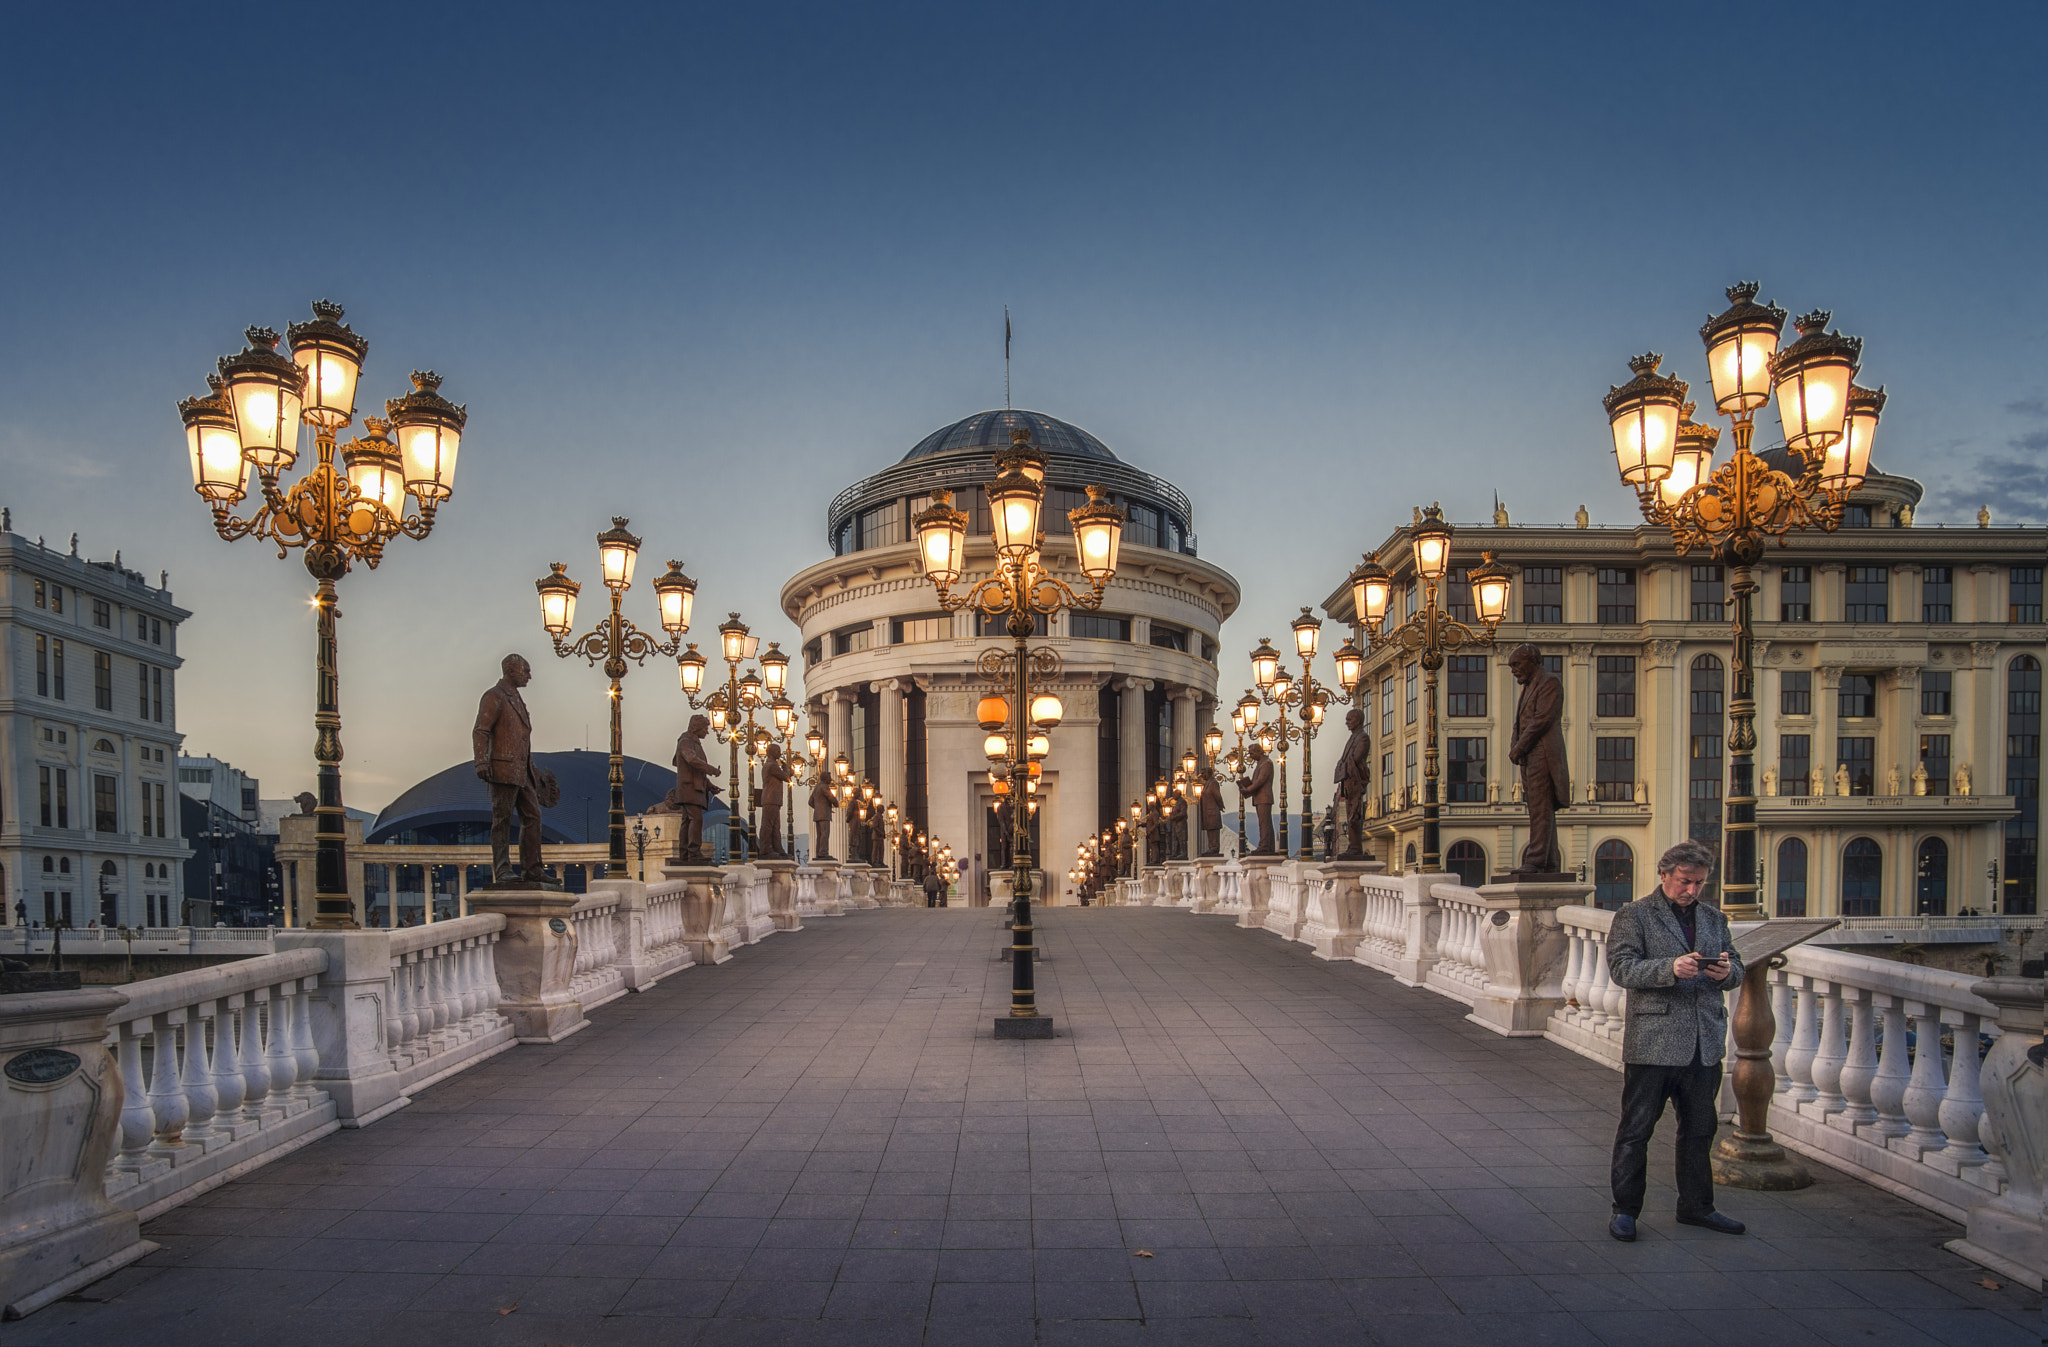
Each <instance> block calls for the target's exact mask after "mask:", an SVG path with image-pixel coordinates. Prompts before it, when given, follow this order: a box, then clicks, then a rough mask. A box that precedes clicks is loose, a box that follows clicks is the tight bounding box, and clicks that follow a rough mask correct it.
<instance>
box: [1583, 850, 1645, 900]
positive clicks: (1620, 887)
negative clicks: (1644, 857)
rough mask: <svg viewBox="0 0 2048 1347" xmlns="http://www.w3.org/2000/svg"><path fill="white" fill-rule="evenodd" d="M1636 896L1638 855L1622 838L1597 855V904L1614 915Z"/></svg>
mask: <svg viewBox="0 0 2048 1347" xmlns="http://www.w3.org/2000/svg"><path fill="white" fill-rule="evenodd" d="M1635 896H1636V854H1635V852H1633V851H1631V850H1629V845H1628V843H1626V842H1624V841H1622V840H1621V839H1620V838H1618V837H1617V838H1613V839H1611V840H1609V841H1606V842H1602V843H1601V844H1600V847H1599V849H1598V850H1596V851H1595V852H1594V853H1593V902H1594V903H1595V904H1596V905H1598V906H1600V907H1604V908H1606V909H1607V910H1608V911H1610V912H1613V911H1616V910H1618V909H1619V908H1620V907H1621V906H1622V905H1623V904H1624V903H1627V902H1629V901H1631V900H1632V899H1634V898H1635Z"/></svg>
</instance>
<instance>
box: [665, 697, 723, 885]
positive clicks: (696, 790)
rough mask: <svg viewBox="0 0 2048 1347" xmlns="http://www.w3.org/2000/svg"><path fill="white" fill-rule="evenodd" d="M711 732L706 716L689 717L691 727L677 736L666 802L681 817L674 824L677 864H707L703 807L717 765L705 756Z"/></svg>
mask: <svg viewBox="0 0 2048 1347" xmlns="http://www.w3.org/2000/svg"><path fill="white" fill-rule="evenodd" d="M709 733H711V720H710V718H709V717H708V716H691V717H690V728H688V729H686V730H684V731H683V732H682V734H681V736H679V737H678V738H677V739H676V756H675V768H676V784H675V789H674V790H671V791H670V792H669V793H668V803H669V804H672V805H674V806H675V809H676V812H677V813H678V814H680V815H681V816H682V818H681V820H680V821H679V822H678V823H677V824H676V863H677V864H678V865H706V864H709V862H710V858H709V857H707V856H706V855H705V854H704V810H705V808H706V807H707V806H709V805H710V803H711V778H712V777H714V776H718V775H720V772H719V770H718V768H716V767H714V766H713V765H712V764H711V760H710V759H709V758H707V757H705V756H704V736H705V735H707V734H709Z"/></svg>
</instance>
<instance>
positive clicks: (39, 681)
mask: <svg viewBox="0 0 2048 1347" xmlns="http://www.w3.org/2000/svg"><path fill="white" fill-rule="evenodd" d="M49 695H50V638H49V637H47V636H45V635H43V634H42V633H41V632H37V633H36V696H38V697H47V696H49Z"/></svg>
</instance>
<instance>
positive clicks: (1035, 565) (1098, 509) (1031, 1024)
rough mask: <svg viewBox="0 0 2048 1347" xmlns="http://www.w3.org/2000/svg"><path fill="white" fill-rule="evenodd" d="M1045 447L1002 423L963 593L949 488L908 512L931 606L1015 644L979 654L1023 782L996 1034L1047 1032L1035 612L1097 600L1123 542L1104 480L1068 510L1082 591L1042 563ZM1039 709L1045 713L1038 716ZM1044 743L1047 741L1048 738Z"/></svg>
mask: <svg viewBox="0 0 2048 1347" xmlns="http://www.w3.org/2000/svg"><path fill="white" fill-rule="evenodd" d="M1045 465H1046V458H1045V455H1044V454H1042V453H1040V452H1039V451H1038V450H1037V449H1035V448H1033V447H1032V445H1031V433H1030V432H1029V431H1028V430H1024V429H1022V428H1021V427H1020V428H1019V429H1016V430H1013V431H1011V432H1010V449H1009V452H1008V453H1005V454H998V455H997V456H996V479H995V480H994V481H993V482H990V483H989V485H988V488H987V490H988V500H989V510H990V519H991V532H992V534H993V537H994V543H995V567H994V570H993V572H992V573H991V574H989V575H987V576H985V577H983V578H982V579H981V580H979V581H977V582H975V583H974V584H973V585H972V586H971V587H970V588H969V589H968V591H967V592H966V593H964V594H958V595H956V594H954V593H953V592H952V587H953V585H954V584H955V583H957V582H958V581H959V580H960V579H961V577H962V575H963V573H964V571H965V568H966V561H967V558H966V551H967V524H968V519H967V516H966V514H964V513H963V512H961V511H959V510H956V509H954V508H953V504H952V494H951V493H950V492H948V491H945V490H943V489H942V490H939V491H936V492H934V493H933V495H932V506H931V508H930V509H928V510H924V511H921V512H920V513H919V514H918V516H917V518H916V519H915V520H914V521H912V522H913V524H914V526H915V527H916V529H917V544H918V547H917V551H918V558H919V560H920V562H921V563H922V564H923V567H924V573H925V576H926V578H928V579H929V580H930V581H931V582H932V584H933V586H934V587H935V588H936V589H937V590H938V594H939V606H940V607H942V608H944V609H946V610H947V611H949V612H950V611H953V610H956V609H960V608H974V609H977V610H978V611H980V612H983V613H987V614H988V615H990V616H991V617H994V616H999V615H1000V616H1007V617H1008V619H1009V634H1010V638H1011V640H1012V641H1013V642H1014V643H1015V648H1014V650H1011V651H1004V650H1001V649H999V648H997V649H990V650H985V651H983V652H982V655H981V658H980V660H979V661H978V662H977V669H978V671H979V672H980V674H981V676H982V677H984V678H988V679H991V680H1002V681H1004V682H1007V683H1008V685H1009V687H1010V693H1011V696H1010V704H1009V706H1008V707H1007V708H1005V709H1007V711H1008V712H1009V715H1008V716H1007V717H1006V718H1005V719H1006V720H1007V722H1008V724H1009V734H1008V745H1007V748H1008V753H1007V756H1006V758H1005V760H1004V762H1003V764H1002V766H1003V767H1004V768H1005V769H1006V772H1007V775H1008V777H1009V778H1010V780H1011V781H1012V783H1013V784H1015V783H1017V782H1020V781H1021V782H1023V783H1024V784H1025V789H1021V790H1017V789H1013V790H1012V791H1011V792H1010V809H1011V818H1012V820H1013V836H1014V839H1015V840H1014V842H1013V844H1012V846H1011V849H1010V850H1011V855H1010V863H1011V876H1012V879H1011V883H1012V894H1013V903H1014V910H1013V913H1012V917H1011V923H1010V929H1011V933H1012V938H1011V945H1010V953H1011V963H1012V972H1011V982H1010V1016H1009V1019H1008V1020H1007V1021H1004V1020H998V1021H997V1022H996V1032H997V1034H999V1035H1001V1036H1003V1037H1019V1038H1024V1037H1030V1038H1037V1037H1043V1036H1050V1034H1051V1033H1052V1021H1051V1020H1050V1019H1049V1018H1047V1017H1043V1016H1041V1015H1039V1013H1038V998H1037V992H1036V990H1035V988H1034V986H1033V975H1034V970H1033V967H1032V959H1033V951H1032V938H1031V855H1030V852H1031V842H1030V835H1031V834H1030V818H1031V813H1032V809H1031V804H1030V801H1029V800H1028V798H1027V797H1028V795H1029V794H1030V789H1029V785H1030V779H1031V778H1034V777H1036V776H1038V775H1039V773H1040V770H1041V768H1040V765H1039V763H1038V762H1037V761H1036V760H1034V759H1033V758H1032V757H1031V756H1030V748H1031V731H1032V730H1033V728H1037V729H1039V730H1043V731H1048V732H1049V731H1050V730H1051V729H1052V727H1053V726H1054V725H1057V724H1058V723H1059V719H1060V715H1061V712H1062V708H1061V707H1060V704H1059V699H1058V698H1057V697H1053V696H1050V695H1049V694H1042V695H1040V696H1039V697H1037V698H1033V697H1032V695H1031V676H1032V674H1033V673H1036V674H1038V676H1039V678H1040V679H1041V680H1042V681H1043V680H1049V679H1051V678H1054V677H1057V676H1058V673H1059V669H1060V660H1059V655H1058V654H1057V653H1056V652H1055V651H1054V650H1053V649H1052V648H1051V647H1049V646H1040V647H1038V648H1037V649H1036V650H1034V649H1032V648H1031V647H1030V644H1029V643H1030V638H1031V633H1032V630H1033V628H1034V627H1035V626H1036V619H1037V617H1038V616H1039V615H1041V614H1042V615H1044V616H1046V617H1048V618H1049V617H1051V615H1052V614H1054V613H1057V612H1058V611H1060V609H1062V608H1077V609H1093V608H1099V607H1100V606H1101V605H1102V596H1103V592H1104V591H1105V590H1106V589H1107V588H1108V586H1109V582H1110V578H1111V577H1112V576H1114V575H1115V574H1116V559H1117V550H1118V548H1119V547H1120V546H1121V545H1122V542H1123V529H1124V512H1123V511H1122V510H1121V509H1119V508H1118V507H1116V506H1115V505H1112V504H1110V503H1109V501H1108V499H1107V498H1106V497H1105V496H1104V494H1103V491H1102V488H1100V487H1096V486H1091V487H1089V488H1088V503H1087V504H1086V505H1083V506H1081V507H1080V508H1079V509H1076V510H1070V511H1068V514H1067V518H1068V520H1069V522H1070V523H1071V525H1072V527H1073V531H1074V544H1075V559H1076V562H1077V563H1078V565H1079V567H1080V571H1081V576H1082V578H1083V579H1084V580H1086V581H1087V583H1088V591H1087V592H1085V593H1083V592H1077V591H1076V590H1075V589H1074V588H1073V587H1072V586H1070V585H1069V584H1068V583H1067V582H1066V581H1065V580H1062V579H1060V578H1059V577H1058V576H1056V575H1054V574H1053V573H1052V572H1051V571H1049V570H1048V569H1046V567H1045V565H1044V558H1043V547H1044V535H1043V533H1042V532H1041V530H1040V527H1039V523H1040V521H1039V515H1040V511H1041V508H1042V507H1043V505H1044V503H1045ZM1041 711H1043V712H1044V713H1045V714H1044V715H1041ZM1049 746H1050V745H1049V744H1048V747H1049Z"/></svg>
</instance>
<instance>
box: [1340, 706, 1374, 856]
mask: <svg viewBox="0 0 2048 1347" xmlns="http://www.w3.org/2000/svg"><path fill="white" fill-rule="evenodd" d="M1344 728H1345V729H1347V730H1350V731H1351V738H1350V739H1348V740H1346V741H1345V743H1344V753H1343V756H1342V757H1340V758H1338V759H1337V798H1338V799H1340V800H1342V801H1343V802H1344V842H1345V846H1344V854H1343V855H1342V856H1340V857H1338V859H1339V860H1346V861H1362V860H1364V859H1365V792H1366V788H1367V787H1368V786H1370V785H1371V784H1372V736H1371V735H1369V734H1367V733H1366V732H1365V712H1363V711H1361V710H1359V709H1358V708H1357V707H1353V708H1352V709H1351V713H1350V714H1349V715H1347V716H1345V717H1344Z"/></svg>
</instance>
